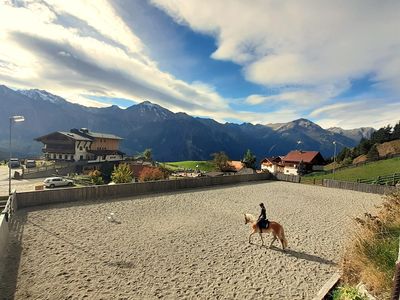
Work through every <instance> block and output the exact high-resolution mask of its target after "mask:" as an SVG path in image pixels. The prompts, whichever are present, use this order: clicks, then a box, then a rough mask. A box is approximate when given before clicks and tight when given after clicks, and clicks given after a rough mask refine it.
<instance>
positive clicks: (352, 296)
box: [332, 286, 368, 300]
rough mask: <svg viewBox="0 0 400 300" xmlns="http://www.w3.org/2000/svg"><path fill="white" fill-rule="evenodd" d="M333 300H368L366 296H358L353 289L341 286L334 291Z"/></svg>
mask: <svg viewBox="0 0 400 300" xmlns="http://www.w3.org/2000/svg"><path fill="white" fill-rule="evenodd" d="M332 299H333V300H368V298H367V297H366V296H363V295H361V294H360V292H359V291H358V290H357V288H355V287H351V286H342V287H339V288H338V289H336V290H335V291H334V292H333V295H332Z"/></svg>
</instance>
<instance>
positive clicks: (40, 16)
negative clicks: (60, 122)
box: [0, 0, 234, 116]
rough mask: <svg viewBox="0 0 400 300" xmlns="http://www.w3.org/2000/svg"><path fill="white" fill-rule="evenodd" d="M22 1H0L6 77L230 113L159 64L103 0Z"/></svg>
mask: <svg viewBox="0 0 400 300" xmlns="http://www.w3.org/2000/svg"><path fill="white" fill-rule="evenodd" d="M20 4H21V5H19V6H14V5H13V2H4V3H3V4H2V5H1V9H0V41H1V43H0V61H2V62H3V61H4V62H13V63H14V64H13V65H11V64H7V65H6V64H4V63H2V64H0V71H1V72H0V79H1V80H3V81H5V82H6V83H7V82H8V83H12V84H13V85H14V86H17V87H38V88H42V89H48V90H49V91H51V92H53V93H56V94H60V95H61V96H67V95H68V97H73V98H75V100H73V99H72V101H73V102H74V101H75V102H76V101H77V100H76V99H81V100H82V95H89V96H105V97H118V98H126V99H136V100H137V101H140V99H146V100H150V101H153V102H156V103H159V104H161V105H163V106H165V107H167V108H169V109H171V110H174V111H182V110H186V111H190V112H191V113H193V114H196V115H208V116H210V115H213V113H214V111H215V112H217V113H218V112H228V113H230V114H231V113H234V112H233V111H230V109H229V104H228V101H227V100H226V99H224V98H223V97H221V96H220V95H219V94H218V93H217V92H216V91H215V90H213V88H211V87H210V86H208V85H206V84H200V83H198V82H196V83H193V84H191V83H187V82H185V81H183V80H179V79H177V78H175V77H174V76H173V75H171V74H168V73H166V72H163V71H161V70H159V69H158V68H157V63H156V62H154V61H152V60H151V59H150V58H149V57H148V56H147V55H146V52H145V51H144V48H145V47H144V45H143V44H142V43H141V41H140V39H139V38H138V37H137V36H136V35H135V34H134V33H133V32H132V31H131V29H130V28H128V27H127V26H126V25H125V24H124V22H123V21H122V19H120V18H119V16H118V15H116V14H115V13H114V10H113V8H112V6H110V4H109V3H108V2H106V1H96V3H95V4H93V2H90V1H50V0H49V1H42V2H35V1H21V2H20ZM61 16H62V18H61ZM68 19H70V20H69V22H66V20H68ZM63 23H68V26H64V25H65V24H64V25H63ZM74 24H77V25H79V26H78V27H74ZM82 26H85V27H82ZM89 32H91V34H88V33H89ZM85 103H89V102H88V101H86V102H85ZM91 103H93V102H91ZM132 103H134V102H132ZM96 105H98V104H96Z"/></svg>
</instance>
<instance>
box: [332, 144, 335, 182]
mask: <svg viewBox="0 0 400 300" xmlns="http://www.w3.org/2000/svg"><path fill="white" fill-rule="evenodd" d="M332 144H333V147H334V148H333V149H334V150H333V179H335V168H336V141H333V143H332Z"/></svg>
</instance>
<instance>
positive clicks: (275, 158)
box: [261, 156, 282, 164]
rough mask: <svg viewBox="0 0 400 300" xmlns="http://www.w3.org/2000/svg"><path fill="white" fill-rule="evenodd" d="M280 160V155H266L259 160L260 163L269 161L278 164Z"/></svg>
mask: <svg viewBox="0 0 400 300" xmlns="http://www.w3.org/2000/svg"><path fill="white" fill-rule="evenodd" d="M281 161H282V156H278V157H275V156H273V157H266V158H264V159H263V160H262V161H261V164H263V163H268V162H269V163H271V164H279V163H280V162H281Z"/></svg>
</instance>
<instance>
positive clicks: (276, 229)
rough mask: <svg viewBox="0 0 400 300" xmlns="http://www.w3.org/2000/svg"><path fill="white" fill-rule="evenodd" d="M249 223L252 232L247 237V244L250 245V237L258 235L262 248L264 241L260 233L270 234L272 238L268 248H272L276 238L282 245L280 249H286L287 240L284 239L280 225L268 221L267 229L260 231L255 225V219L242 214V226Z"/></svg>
mask: <svg viewBox="0 0 400 300" xmlns="http://www.w3.org/2000/svg"><path fill="white" fill-rule="evenodd" d="M247 223H250V227H251V229H252V232H251V233H250V235H249V243H250V244H251V236H252V235H253V234H255V233H257V232H258V233H259V234H260V238H261V242H262V246H264V239H263V237H262V233H269V232H271V233H272V235H273V236H274V238H273V240H272V242H271V244H270V245H269V247H270V248H271V247H272V244H273V243H274V242H275V241H276V239H277V238H279V240H280V242H281V244H282V249H283V250H285V249H286V247H287V240H286V238H285V233H284V231H283V227H282V225H280V224H279V223H277V222H274V221H270V222H269V225H268V228H263V229H262V230H261V231H260V227H259V226H258V225H257V219H256V218H255V217H254V216H253V215H251V214H244V224H247Z"/></svg>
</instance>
